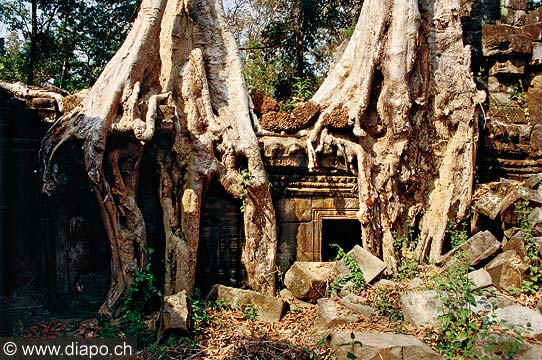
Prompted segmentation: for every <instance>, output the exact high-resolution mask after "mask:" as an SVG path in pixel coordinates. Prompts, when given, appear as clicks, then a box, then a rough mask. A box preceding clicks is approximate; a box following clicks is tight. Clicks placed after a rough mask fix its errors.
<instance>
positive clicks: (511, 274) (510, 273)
mask: <svg viewBox="0 0 542 360" xmlns="http://www.w3.org/2000/svg"><path fill="white" fill-rule="evenodd" d="M485 269H486V270H487V272H488V273H489V274H490V275H491V280H492V282H493V284H494V285H495V286H496V287H497V289H499V290H501V291H502V290H507V289H510V288H520V287H521V281H522V280H523V274H524V272H525V265H524V264H523V262H522V261H521V259H520V258H519V256H517V252H516V251H514V250H508V251H505V252H503V253H501V254H499V255H497V257H495V259H493V260H491V262H489V264H487V265H486V267H485Z"/></svg>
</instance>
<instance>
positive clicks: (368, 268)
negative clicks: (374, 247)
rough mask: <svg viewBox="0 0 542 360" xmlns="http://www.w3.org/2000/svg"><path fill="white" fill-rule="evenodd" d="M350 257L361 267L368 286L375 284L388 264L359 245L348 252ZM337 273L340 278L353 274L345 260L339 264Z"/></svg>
mask: <svg viewBox="0 0 542 360" xmlns="http://www.w3.org/2000/svg"><path fill="white" fill-rule="evenodd" d="M348 256H350V257H352V259H354V260H355V261H356V263H357V264H358V265H359V268H360V269H361V271H362V272H363V278H364V279H365V282H366V283H367V284H370V283H371V282H373V280H375V279H376V278H377V277H378V276H379V275H380V274H382V272H383V271H384V270H386V264H385V263H384V262H383V261H382V260H380V259H379V258H377V257H376V256H374V255H373V254H371V253H370V252H369V251H367V250H365V249H364V248H362V247H361V246H359V245H356V246H354V248H352V250H350V251H349V252H348ZM337 272H338V274H339V275H340V276H348V275H350V274H351V272H350V269H349V268H348V266H347V265H346V263H345V261H344V259H342V260H340V261H338V262H337Z"/></svg>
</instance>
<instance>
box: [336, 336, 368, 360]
mask: <svg viewBox="0 0 542 360" xmlns="http://www.w3.org/2000/svg"><path fill="white" fill-rule="evenodd" d="M350 339H351V341H350V342H347V343H345V344H341V345H340V346H348V347H350V349H349V350H350V351H348V352H347V353H346V358H347V359H349V360H356V359H357V358H358V357H357V356H356V355H355V353H356V345H357V346H360V347H362V346H363V344H362V343H361V341H359V340H356V334H354V333H353V332H352V333H350Z"/></svg>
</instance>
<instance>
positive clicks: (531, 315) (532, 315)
mask: <svg viewBox="0 0 542 360" xmlns="http://www.w3.org/2000/svg"><path fill="white" fill-rule="evenodd" d="M495 315H496V318H495V320H496V321H497V323H501V324H503V325H504V326H511V327H514V328H515V329H516V330H518V331H519V332H521V333H523V334H526V335H528V336H531V337H533V338H535V339H537V340H542V314H540V313H539V312H537V311H535V310H533V309H529V308H528V307H524V306H519V305H511V306H507V307H505V308H502V309H497V310H495Z"/></svg>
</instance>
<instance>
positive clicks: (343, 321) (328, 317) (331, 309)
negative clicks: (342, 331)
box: [314, 298, 359, 329]
mask: <svg viewBox="0 0 542 360" xmlns="http://www.w3.org/2000/svg"><path fill="white" fill-rule="evenodd" d="M358 318H359V315H358V314H355V313H354V312H352V311H351V310H350V309H348V308H339V306H337V304H336V303H335V301H333V300H331V299H328V298H323V299H319V300H318V309H317V311H316V319H315V320H314V324H315V326H316V327H317V328H319V329H327V328H330V327H334V326H340V325H348V324H350V323H351V322H354V321H356V320H357V319H358Z"/></svg>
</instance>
